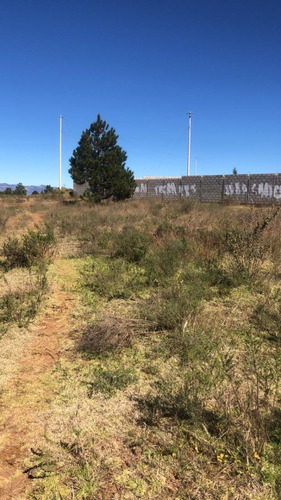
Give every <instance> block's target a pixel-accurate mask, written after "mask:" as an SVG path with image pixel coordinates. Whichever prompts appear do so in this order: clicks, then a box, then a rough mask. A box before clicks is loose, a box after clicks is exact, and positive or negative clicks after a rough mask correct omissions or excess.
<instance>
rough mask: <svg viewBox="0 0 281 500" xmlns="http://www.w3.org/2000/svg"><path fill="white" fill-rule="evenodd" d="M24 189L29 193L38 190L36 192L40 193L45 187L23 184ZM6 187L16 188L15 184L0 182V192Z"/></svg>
mask: <svg viewBox="0 0 281 500" xmlns="http://www.w3.org/2000/svg"><path fill="white" fill-rule="evenodd" d="M24 187H25V189H26V191H27V194H31V193H33V191H38V193H41V191H44V189H45V187H46V186H43V185H41V186H24ZM7 188H11V189H12V190H13V191H14V189H15V188H16V184H5V183H3V184H0V192H3V191H5V189H7Z"/></svg>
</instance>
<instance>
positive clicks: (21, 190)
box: [14, 182, 27, 196]
mask: <svg viewBox="0 0 281 500" xmlns="http://www.w3.org/2000/svg"><path fill="white" fill-rule="evenodd" d="M14 194H17V195H19V196H26V194H27V191H26V189H25V187H24V186H23V184H22V183H21V182H19V183H18V184H17V185H16V187H15V190H14Z"/></svg>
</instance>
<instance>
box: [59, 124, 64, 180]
mask: <svg viewBox="0 0 281 500" xmlns="http://www.w3.org/2000/svg"><path fill="white" fill-rule="evenodd" d="M62 118H63V117H62V115H60V160H59V188H60V189H61V151H62V147H61V146H62Z"/></svg>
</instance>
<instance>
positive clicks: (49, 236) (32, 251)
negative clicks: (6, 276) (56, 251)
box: [3, 224, 55, 269]
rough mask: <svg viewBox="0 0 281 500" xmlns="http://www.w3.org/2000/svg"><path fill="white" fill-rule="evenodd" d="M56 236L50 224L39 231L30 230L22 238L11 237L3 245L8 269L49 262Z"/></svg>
mask: <svg viewBox="0 0 281 500" xmlns="http://www.w3.org/2000/svg"><path fill="white" fill-rule="evenodd" d="M54 243H55V236H54V232H53V229H52V227H51V226H50V225H48V224H46V225H45V226H44V227H43V229H39V230H38V231H33V230H31V229H30V230H29V231H28V233H27V234H25V235H23V237H22V238H21V239H18V238H9V239H8V241H6V242H5V243H4V245H3V254H4V257H5V258H6V260H5V261H4V266H5V267H6V268H7V269H12V268H14V267H31V266H35V265H39V264H42V263H44V262H47V261H48V259H49V258H50V257H51V255H52V249H53V245H54Z"/></svg>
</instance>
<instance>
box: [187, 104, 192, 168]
mask: <svg viewBox="0 0 281 500" xmlns="http://www.w3.org/2000/svg"><path fill="white" fill-rule="evenodd" d="M190 147H191V111H189V112H188V153H187V175H188V176H190Z"/></svg>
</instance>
